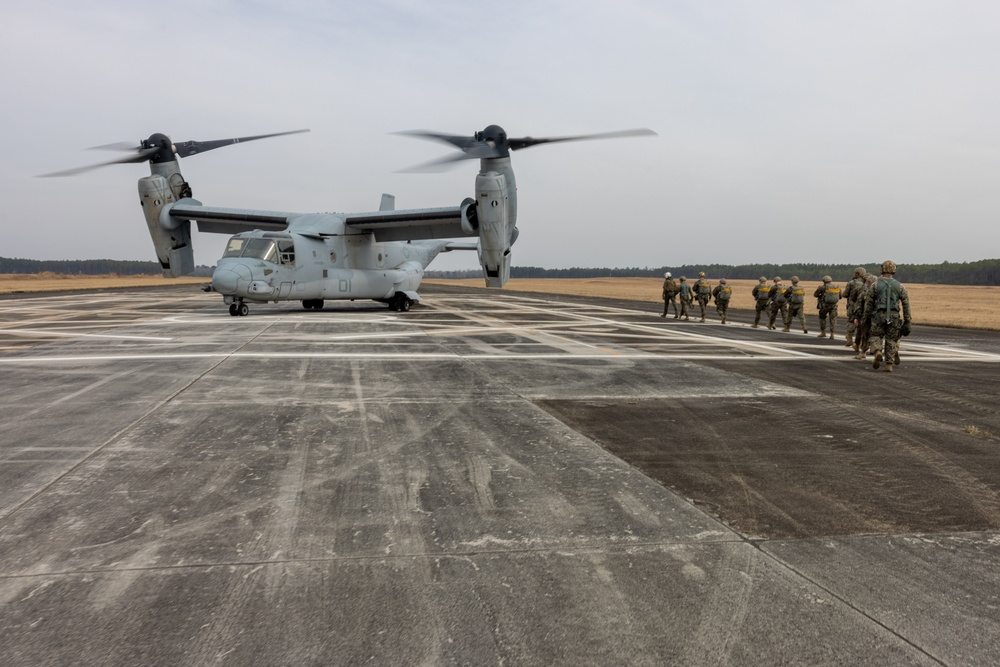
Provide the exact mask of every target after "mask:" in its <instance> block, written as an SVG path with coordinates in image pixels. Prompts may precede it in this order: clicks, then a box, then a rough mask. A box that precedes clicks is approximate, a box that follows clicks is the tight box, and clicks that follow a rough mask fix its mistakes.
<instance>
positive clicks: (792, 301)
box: [783, 276, 809, 333]
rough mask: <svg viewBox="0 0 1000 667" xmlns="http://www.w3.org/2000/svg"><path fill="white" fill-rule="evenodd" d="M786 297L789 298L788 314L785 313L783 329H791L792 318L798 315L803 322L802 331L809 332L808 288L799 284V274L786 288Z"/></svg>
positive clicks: (793, 277)
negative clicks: (807, 311) (807, 321)
mask: <svg viewBox="0 0 1000 667" xmlns="http://www.w3.org/2000/svg"><path fill="white" fill-rule="evenodd" d="M785 298H786V299H787V300H788V314H787V315H785V328H784V329H783V331H785V332H788V331H790V330H791V328H792V320H794V319H795V318H796V317H797V318H799V322H800V323H801V324H802V333H809V330H808V329H806V314H805V310H806V288H805V287H802V286H801V285H799V277H798V276H792V284H791V285H789V286H788V288H787V289H786V290H785Z"/></svg>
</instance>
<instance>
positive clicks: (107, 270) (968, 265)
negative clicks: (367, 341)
mask: <svg viewBox="0 0 1000 667" xmlns="http://www.w3.org/2000/svg"><path fill="white" fill-rule="evenodd" d="M862 266H864V267H865V269H866V270H867V271H868V272H870V273H878V272H879V263H877V262H876V263H871V264H862ZM856 267H857V265H856V264H741V265H739V266H733V265H731V264H685V265H682V266H661V267H658V268H650V267H648V266H647V267H643V268H639V267H628V268H622V269H618V268H614V269H611V268H580V267H574V268H571V269H543V268H541V267H538V266H512V267H511V269H510V275H511V277H512V278H652V277H661V276H663V274H664V273H666V272H667V271H670V272H671V273H672V274H673V275H674V276H676V277H680V276H690V277H694V276H697V275H698V272H699V271H704V272H705V273H706V275H708V276H709V277H711V278H733V279H741V278H745V279H754V278H758V277H760V276H765V277H766V278H768V279H771V278H773V277H775V276H781V277H782V278H784V279H786V280H787V279H788V278H789V277H791V276H793V275H794V276H798V277H799V278H800V279H802V280H807V281H816V280H820V279H822V278H823V276H825V275H829V276H832V277H833V279H834V280H837V281H840V282H846V281H847V280H850V279H851V276H852V275H853V274H854V269H855V268H856ZM213 268H214V267H211V266H198V267H197V268H196V269H195V272H194V274H193V275H196V276H210V275H212V269H213ZM161 270H162V269H161V268H160V265H159V263H158V262H145V261H136V260H121V259H74V260H68V259H67V260H39V259H10V258H7V257H0V273H45V272H49V273H61V274H69V275H77V274H80V275H108V274H114V273H117V274H119V275H123V276H134V275H154V274H158V273H160V272H161ZM426 275H427V277H428V278H480V277H482V275H483V274H482V271H481V270H479V269H472V270H466V271H433V270H432V271H427V273H426ZM896 275H897V276H898V277H899V279H900V280H902V281H903V282H911V283H926V284H941V285H1000V259H983V260H980V261H978V262H955V263H953V262H942V263H940V264H900V265H899V266H898V267H897V274H896Z"/></svg>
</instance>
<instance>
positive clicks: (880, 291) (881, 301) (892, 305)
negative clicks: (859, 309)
mask: <svg viewBox="0 0 1000 667" xmlns="http://www.w3.org/2000/svg"><path fill="white" fill-rule="evenodd" d="M900 287H902V285H900V283H899V281H898V280H896V279H895V278H879V279H878V282H877V283H875V295H876V299H875V310H899V290H900Z"/></svg>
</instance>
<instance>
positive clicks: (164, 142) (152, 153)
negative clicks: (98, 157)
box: [41, 130, 309, 177]
mask: <svg viewBox="0 0 1000 667" xmlns="http://www.w3.org/2000/svg"><path fill="white" fill-rule="evenodd" d="M308 131H309V130H292V131H291V132H277V133H275V134H259V135H257V136H255V137H236V138H233V139H216V140H215V141H182V142H180V143H176V144H174V143H171V142H170V137H168V136H167V135H165V134H154V135H151V136H150V137H149V139H143V140H142V141H141V142H139V145H138V146H133V145H131V144H127V143H117V144H105V145H104V146H94V147H93V148H92V149H91V150H114V151H126V152H129V153H131V155H126V156H125V157H122V158H118V159H117V160H109V161H107V162H101V163H98V164H92V165H90V166H87V167H77V168H76V169H66V170H65V171H55V172H52V173H51V174H42V175H41V176H42V177H50V176H75V175H76V174H80V173H83V172H85V171H90V170H91V169H97V168H99V167H106V166H108V165H109V164H128V163H130V162H154V163H160V162H170V161H172V160H174V156H176V157H190V156H192V155H197V154H198V153H204V152H206V151H210V150H214V149H216V148H222V147H223V146H231V145H233V144H240V143H243V142H245V141H256V140H257V139H268V138H270V137H281V136H284V135H286V134H299V133H300V132H308Z"/></svg>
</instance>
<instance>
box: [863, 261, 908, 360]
mask: <svg viewBox="0 0 1000 667" xmlns="http://www.w3.org/2000/svg"><path fill="white" fill-rule="evenodd" d="M895 273H896V265H895V263H893V262H890V261H885V262H882V277H881V278H879V279H878V281H877V282H876V283H875V284H874V285H873V286H872V289H871V290H870V291H869V292H868V295H867V296H866V297H865V311H864V316H871V318H872V319H871V322H872V331H871V351H872V352H873V353H874V354H875V359H874V361H872V368H878V367H879V365H880V364H881V363H882V359H883V358H884V359H885V362H886V364H885V370H886V371H888V372H890V373H891V372H892V366H893V363H896V364H898V363H899V359H898V356H899V348H898V345H899V337H900V336H901V335H902V334H903V332H904V331H905V332H906V333H909V328H910V323H911V322H912V321H913V318H912V316H911V315H910V297H909V295H908V294H907V293H906V288H905V287H903V286H902V284H900V282H899V281H898V280H896V279H895V278H894V277H893V276H894V274H895ZM883 342H884V345H885V348H884V351H883ZM883 353H884V357H883Z"/></svg>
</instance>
